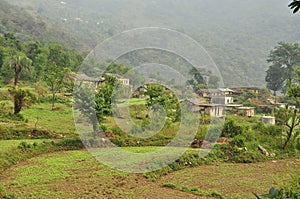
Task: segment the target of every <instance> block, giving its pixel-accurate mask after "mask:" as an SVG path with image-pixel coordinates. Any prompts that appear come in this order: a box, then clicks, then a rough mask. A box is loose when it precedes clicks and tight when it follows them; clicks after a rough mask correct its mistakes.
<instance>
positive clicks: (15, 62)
mask: <svg viewBox="0 0 300 199" xmlns="http://www.w3.org/2000/svg"><path fill="white" fill-rule="evenodd" d="M31 64H32V61H31V60H30V59H29V58H28V57H27V56H26V55H25V54H24V53H22V52H16V51H14V50H13V52H12V53H11V54H10V55H9V56H8V58H7V60H6V61H5V65H7V66H8V67H10V68H13V70H14V73H15V74H14V85H15V86H17V85H18V82H19V77H20V73H21V72H22V70H23V69H28V70H29V69H30V67H31Z"/></svg>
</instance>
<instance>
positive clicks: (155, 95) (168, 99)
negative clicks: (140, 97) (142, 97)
mask: <svg viewBox="0 0 300 199" xmlns="http://www.w3.org/2000/svg"><path fill="white" fill-rule="evenodd" d="M146 94H147V95H148V96H149V98H147V106H148V107H149V108H150V107H152V109H154V110H155V108H156V107H157V105H160V106H162V107H163V108H164V109H165V111H166V114H167V117H168V118H169V119H170V120H171V121H172V122H176V121H178V120H179V119H180V113H181V112H180V104H179V101H178V99H177V98H176V96H175V94H174V93H173V92H172V91H170V90H168V89H167V88H165V87H164V86H163V85H159V84H151V85H148V86H147V93H146Z"/></svg>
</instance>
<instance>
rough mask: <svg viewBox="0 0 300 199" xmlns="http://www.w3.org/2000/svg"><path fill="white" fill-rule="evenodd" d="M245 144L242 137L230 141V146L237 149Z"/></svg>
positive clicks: (238, 136) (244, 139)
mask: <svg viewBox="0 0 300 199" xmlns="http://www.w3.org/2000/svg"><path fill="white" fill-rule="evenodd" d="M245 143H246V138H245V137H244V136H242V135H237V136H234V138H233V139H232V140H231V141H230V144H231V145H233V146H237V147H244V146H245Z"/></svg>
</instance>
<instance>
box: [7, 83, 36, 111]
mask: <svg viewBox="0 0 300 199" xmlns="http://www.w3.org/2000/svg"><path fill="white" fill-rule="evenodd" d="M8 92H9V94H10V95H11V96H12V97H13V99H14V114H15V115H16V114H18V113H20V112H21V110H22V108H23V107H28V106H30V105H32V104H33V103H35V102H36V96H35V95H34V93H32V92H31V91H30V90H28V89H22V88H18V87H13V88H11V89H8Z"/></svg>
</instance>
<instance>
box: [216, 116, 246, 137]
mask: <svg viewBox="0 0 300 199" xmlns="http://www.w3.org/2000/svg"><path fill="white" fill-rule="evenodd" d="M242 133H243V128H242V126H239V125H236V124H235V122H234V121H233V120H232V119H229V120H226V121H225V124H224V127H223V130H222V135H221V136H222V137H227V138H231V137H234V136H236V135H239V134H242Z"/></svg>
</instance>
